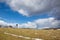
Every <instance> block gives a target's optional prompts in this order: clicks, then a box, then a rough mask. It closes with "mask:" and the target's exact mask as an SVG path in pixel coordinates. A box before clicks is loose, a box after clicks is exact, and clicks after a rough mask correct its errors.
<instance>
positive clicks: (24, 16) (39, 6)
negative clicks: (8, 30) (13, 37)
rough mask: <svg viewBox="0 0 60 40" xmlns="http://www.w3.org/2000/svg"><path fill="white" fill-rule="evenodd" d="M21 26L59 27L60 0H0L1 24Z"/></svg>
mask: <svg viewBox="0 0 60 40" xmlns="http://www.w3.org/2000/svg"><path fill="white" fill-rule="evenodd" d="M16 23H18V24H19V27H20V28H21V27H22V28H36V27H37V28H49V27H59V24H60V0H48V1H47V0H43V1H42V0H0V24H2V25H4V24H6V25H13V26H16Z"/></svg>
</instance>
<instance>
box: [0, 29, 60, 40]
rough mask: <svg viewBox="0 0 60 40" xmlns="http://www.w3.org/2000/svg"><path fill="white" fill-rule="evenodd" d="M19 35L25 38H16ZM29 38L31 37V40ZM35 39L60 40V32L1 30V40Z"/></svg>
mask: <svg viewBox="0 0 60 40" xmlns="http://www.w3.org/2000/svg"><path fill="white" fill-rule="evenodd" d="M5 33H6V34H5ZM12 35H15V36H12ZM17 35H18V36H24V38H23V37H16V36H17ZM28 37H30V39H29V38H28ZM26 38H27V39H26ZM33 38H38V39H42V40H60V30H35V29H13V28H0V40H35V39H33Z"/></svg>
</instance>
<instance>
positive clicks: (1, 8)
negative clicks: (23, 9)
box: [0, 3, 49, 23]
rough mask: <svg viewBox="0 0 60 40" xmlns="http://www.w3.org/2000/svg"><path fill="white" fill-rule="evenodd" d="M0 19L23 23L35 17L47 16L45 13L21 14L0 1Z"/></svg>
mask: <svg viewBox="0 0 60 40" xmlns="http://www.w3.org/2000/svg"><path fill="white" fill-rule="evenodd" d="M0 17H1V18H0V20H4V21H6V22H12V23H25V22H28V21H34V20H36V19H40V18H41V19H42V18H48V17H49V16H48V15H47V14H43V15H34V16H31V17H26V16H23V15H22V14H19V13H18V12H17V11H14V10H12V9H11V8H10V7H9V6H8V5H7V4H5V3H0Z"/></svg>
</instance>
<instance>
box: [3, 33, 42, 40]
mask: <svg viewBox="0 0 60 40" xmlns="http://www.w3.org/2000/svg"><path fill="white" fill-rule="evenodd" d="M4 34H7V35H11V36H15V37H20V38H24V39H32V40H43V39H39V38H31V37H25V36H21V35H20V36H19V35H15V34H11V33H7V32H4Z"/></svg>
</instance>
